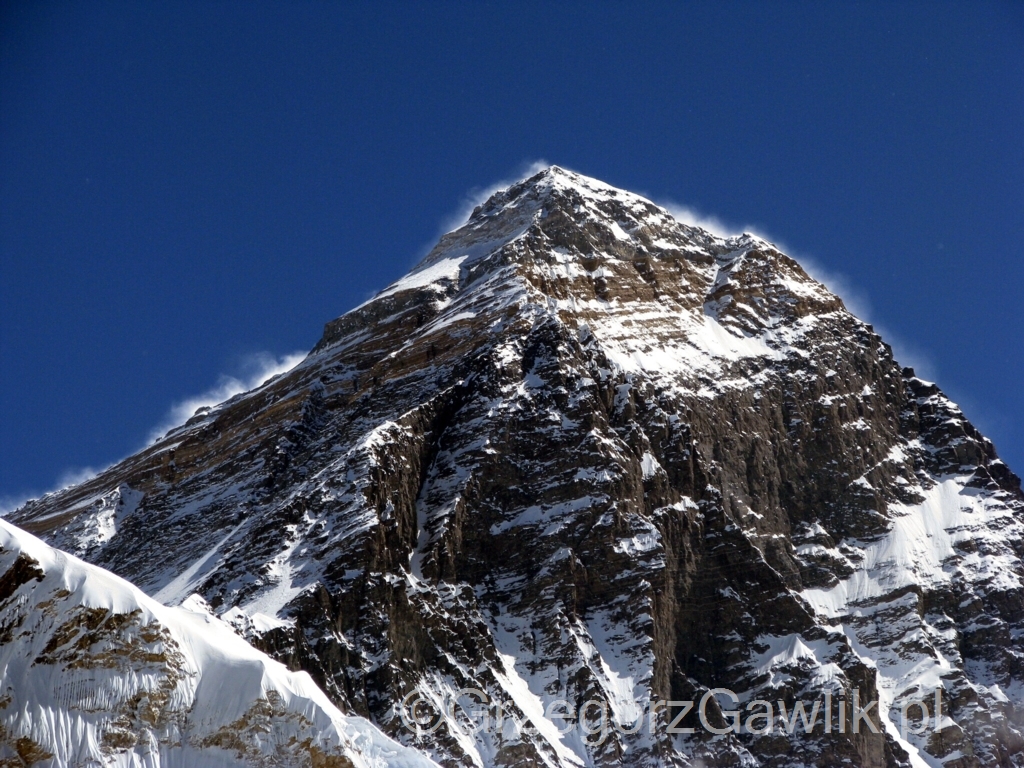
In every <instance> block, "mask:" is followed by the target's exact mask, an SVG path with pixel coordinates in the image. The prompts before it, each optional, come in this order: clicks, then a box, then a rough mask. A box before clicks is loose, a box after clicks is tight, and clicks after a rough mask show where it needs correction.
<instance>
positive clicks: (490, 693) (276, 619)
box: [11, 167, 1024, 768]
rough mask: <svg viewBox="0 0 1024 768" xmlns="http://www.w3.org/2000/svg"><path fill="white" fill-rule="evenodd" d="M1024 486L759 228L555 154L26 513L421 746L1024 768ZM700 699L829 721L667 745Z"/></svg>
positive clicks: (462, 755) (709, 760)
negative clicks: (208, 400) (303, 354)
mask: <svg viewBox="0 0 1024 768" xmlns="http://www.w3.org/2000/svg"><path fill="white" fill-rule="evenodd" d="M1022 506H1024V498H1022V495H1021V490H1020V484H1019V480H1018V479H1017V478H1016V476H1015V475H1013V474H1012V473H1011V472H1010V471H1009V469H1008V468H1007V467H1006V466H1005V465H1004V464H1003V463H1002V462H1001V461H1000V460H999V459H998V458H997V457H996V453H995V450H994V448H993V446H992V444H991V442H989V441H988V440H987V439H986V438H984V437H983V436H982V435H981V434H979V433H978V431H977V430H976V429H975V428H974V427H973V426H972V425H971V424H970V423H969V422H968V421H967V420H966V419H965V418H964V416H963V414H962V413H961V412H960V410H959V409H958V408H957V406H956V405H954V404H953V403H952V402H950V401H949V400H948V399H947V398H946V397H945V396H944V395H943V394H942V393H941V391H940V390H939V389H938V388H937V387H936V386H935V385H933V384H931V383H929V382H925V381H922V380H921V379H919V378H917V377H915V375H914V373H913V371H911V370H909V369H901V367H900V366H899V365H898V364H897V363H896V362H895V361H894V360H893V358H892V352H891V350H890V348H889V347H888V346H887V345H886V344H885V343H884V342H883V341H882V339H881V338H879V336H878V335H877V334H876V333H875V332H874V331H873V330H872V328H871V327H870V326H869V325H866V324H865V323H863V322H861V321H860V320H858V319H857V318H856V317H854V316H853V315H852V314H850V313H849V312H848V311H847V310H846V309H845V308H844V306H843V304H842V302H841V301H840V299H839V298H837V297H836V296H835V295H833V294H831V293H830V292H829V291H828V290H827V289H826V288H825V287H824V286H822V285H821V284H819V283H817V282H816V281H814V280H813V279H811V278H810V277H809V276H808V275H807V274H806V273H805V272H804V270H803V269H801V267H800V266H799V265H798V264H797V263H796V262H795V261H793V260H792V259H790V258H789V257H787V256H786V255H784V254H783V253H781V252H780V251H779V250H778V249H777V248H775V247H774V246H773V245H772V244H771V243H768V242H766V241H764V240H762V239H760V238H757V237H753V236H750V235H743V236H741V237H733V238H721V237H717V236H714V235H712V234H710V233H708V232H706V231H703V230H701V229H698V228H694V227H689V226H686V225H683V224H681V223H679V222H678V221H676V220H675V219H673V218H672V217H671V216H670V215H669V214H668V213H667V212H666V211H665V210H663V209H661V208H659V207H658V206H656V205H654V204H652V203H651V202H649V201H647V200H645V199H643V198H641V197H638V196H636V195H632V194H629V193H627V192H623V191H620V190H616V189H613V188H611V187H608V186H607V185H604V184H602V183H600V182H597V181H595V180H593V179H588V178H586V177H583V176H579V175H576V174H573V173H570V172H567V171H564V170H562V169H560V168H557V167H552V168H549V169H547V170H545V171H543V172H541V173H539V174H537V175H536V176H534V177H532V178H530V179H527V180H525V181H522V182H520V183H518V184H515V185H514V186H512V187H510V188H508V189H507V190H503V191H501V192H498V193H496V194H495V195H494V196H493V197H491V198H490V199H489V200H488V201H487V202H486V203H485V204H483V205H482V206H480V207H479V208H477V209H476V210H475V211H474V212H473V214H472V216H471V217H470V218H469V220H468V222H467V223H466V224H465V225H463V226H462V227H460V228H459V229H457V230H456V231H454V232H451V233H449V234H447V235H445V236H444V237H443V238H442V239H441V241H440V242H439V243H438V245H437V246H436V247H435V248H434V250H433V251H432V252H431V253H430V254H429V255H428V256H427V257H426V258H425V259H424V260H423V261H422V262H421V263H420V264H419V265H418V266H417V267H416V268H415V269H414V270H413V271H412V272H411V273H410V274H409V275H407V276H406V277H404V278H403V279H402V280H399V281H398V282H397V283H395V284H394V285H392V286H390V287H389V288H387V289H386V290H384V291H382V292H381V293H380V294H378V295H377V296H376V297H375V298H373V299H372V300H370V301H368V302H367V303H365V304H363V305H362V306H359V307H357V308H355V309H353V310H352V311H350V312H348V313H347V314H345V315H344V316H342V317H341V318H339V319H337V320H334V321H333V322H331V323H328V325H327V326H326V328H325V331H324V335H323V338H322V339H321V340H320V342H319V343H318V344H317V345H316V347H315V348H314V350H313V351H312V352H311V353H310V355H309V356H308V357H307V358H306V359H305V360H304V361H303V362H302V363H300V364H299V365H298V366H296V367H295V368H294V369H292V370H291V371H290V372H288V373H286V374H284V375H282V376H280V377H277V378H275V379H273V380H272V381H270V382H268V383H267V384H265V385H264V386H262V387H260V388H259V389H257V390H254V391H253V392H250V393H247V394H245V395H241V396H238V397H236V398H233V399H232V400H230V401H228V402H226V403H224V404H222V405H220V406H218V407H216V408H214V409H212V410H205V411H203V412H200V413H197V414H196V415H195V417H193V418H192V419H191V420H190V421H189V422H188V423H187V424H185V425H183V426H182V427H180V428H178V429H175V430H173V431H172V432H170V433H168V434H167V435H166V436H165V437H164V438H163V439H161V440H159V441H158V442H157V443H155V444H154V445H153V446H151V447H150V448H148V449H147V450H145V451H143V452H141V453H139V454H137V455H136V456H133V457H131V458H129V459H127V460H125V461H123V462H121V463H120V464H118V465H116V466H114V467H112V468H110V469H109V470H107V471H106V472H104V473H102V474H100V475H99V476H98V477H96V478H94V479H93V480H90V481H88V482H86V483H84V484H82V485H79V486H76V487H74V488H70V489H67V490H65V491H61V492H59V493H56V494H52V495H49V496H47V497H44V498H43V499H40V500H38V501H35V502H32V503H30V504H28V505H26V506H25V507H23V508H22V509H21V510H19V511H18V512H16V513H14V514H13V515H12V516H11V519H12V521H13V522H15V523H16V524H18V525H20V526H23V527H25V528H27V529H28V530H30V531H33V532H34V533H36V534H37V535H39V536H42V537H43V538H44V539H46V540H47V541H48V542H50V543H51V544H53V545H54V546H58V547H61V548H63V549H65V550H68V551H70V552H72V553H74V554H77V555H78V556H80V557H82V558H84V559H86V560H88V561H90V562H93V563H96V564H98V565H101V566H103V567H105V568H109V569H111V570H113V571H115V572H116V573H118V574H119V575H121V576H123V577H124V578H126V579H129V580H131V581H132V582H134V583H135V584H136V585H138V586H139V587H140V588H142V589H143V590H145V591H146V592H147V593H149V594H150V595H152V596H153V597H155V598H156V599H157V600H159V601H162V602H165V603H167V604H172V605H173V604H177V603H180V602H182V601H184V600H186V599H187V598H190V596H192V595H198V596H200V597H201V598H202V599H203V600H205V601H206V602H207V603H208V604H209V606H211V608H212V610H213V611H214V612H215V613H217V614H219V615H220V616H221V617H222V618H224V619H225V620H227V621H229V622H230V623H232V624H233V625H234V626H235V627H236V628H237V630H238V631H239V632H240V633H241V634H243V635H244V636H245V637H247V638H248V639H249V640H250V641H251V642H252V643H254V644H255V645H256V646H258V647H259V648H261V649H263V650H265V651H267V652H268V653H270V654H272V655H273V656H275V657H276V658H278V659H280V660H281V661H283V662H285V663H286V664H288V665H289V666H290V667H291V668H293V669H302V670H306V671H308V672H309V673H310V675H312V676H313V678H314V679H315V680H316V681H317V682H318V683H319V685H320V686H321V687H322V689H323V690H324V691H325V692H326V693H327V695H328V696H329V697H330V698H331V699H332V700H333V701H334V702H335V703H336V704H337V705H338V706H339V707H341V708H342V709H343V710H344V711H347V712H351V713H354V714H358V715H362V716H365V717H368V718H370V719H372V720H373V721H374V722H375V723H377V724H378V725H379V726H380V727H381V728H382V729H384V730H385V731H386V732H387V733H389V734H390V735H391V736H393V737H394V738H396V739H399V740H401V741H403V742H405V743H406V744H408V745H410V746H413V747H415V748H417V749H419V750H422V751H423V752H424V753H426V754H429V755H430V756H431V757H432V758H433V759H435V760H437V761H438V762H440V763H442V764H444V765H451V766H456V765H459V766H472V765H477V766H488V767H489V766H503V765H510V766H511V765H515V766H574V765H587V766H696V765H703V766H755V765H758V766H787V767H793V768H795V767H796V766H834V765H853V766H865V767H868V766H870V767H872V768H874V767H880V766H935V765H945V766H949V767H950V768H969V767H970V766H1022V765H1024V751H1022V750H1024V732H1022V726H1024V715H1022V712H1021V706H1022V697H1024V690H1022V687H1021V681H1022V680H1024V668H1022V664H1024V654H1022V650H1024V649H1022V647H1021V641H1020V638H1021V633H1022V631H1024V592H1022V583H1024V565H1022V560H1021V558H1022V554H1024V526H1022V522H1021V512H1022ZM191 599H192V600H193V601H195V600H197V599H198V598H196V597H192V598H191ZM467 688H472V689H478V691H479V692H480V693H477V694H472V697H476V699H481V698H482V696H481V694H485V695H486V698H487V699H488V701H490V702H491V704H492V705H491V706H490V709H489V716H490V717H491V718H492V720H491V722H490V724H489V725H488V727H484V728H481V729H479V730H477V731H476V732H474V731H473V729H471V728H470V727H469V720H470V714H471V712H470V708H469V707H468V702H467V698H472V697H470V696H469V695H467V694H463V696H462V699H461V701H462V702H463V704H467V706H465V707H461V708H460V707H451V708H450V711H448V712H447V713H446V712H444V707H443V706H442V705H443V704H444V703H445V702H446V701H448V700H450V698H451V697H452V696H454V695H456V692H458V691H459V690H461V689H467ZM715 688H728V689H730V690H731V691H733V692H735V693H736V694H737V696H738V698H739V704H738V705H735V706H733V709H741V710H743V709H744V708H745V707H746V705H747V704H750V703H751V702H753V701H755V700H765V701H768V702H771V703H772V704H773V706H775V707H776V709H775V711H776V712H778V711H779V707H778V705H777V703H778V702H782V703H783V704H784V706H785V707H786V711H787V712H789V713H792V711H793V707H794V705H795V704H796V702H797V701H799V700H803V701H806V702H807V703H808V709H809V708H810V705H811V704H812V703H813V702H815V701H818V700H823V697H825V696H826V695H827V696H828V697H829V701H830V702H831V703H832V706H831V711H830V718H831V719H830V721H829V723H828V724H827V725H826V723H825V718H824V716H823V714H822V715H821V716H820V717H819V719H818V720H817V723H816V724H815V725H814V727H813V729H812V730H811V732H809V733H808V732H805V730H804V729H802V728H787V726H786V724H785V723H782V722H779V719H778V718H776V719H775V721H774V722H773V723H771V727H770V728H761V729H759V730H760V731H761V732H757V733H752V732H749V729H741V730H742V732H740V733H727V734H724V735H716V734H713V733H711V732H709V730H708V728H707V727H705V726H704V724H702V723H700V721H699V718H698V717H697V716H696V713H695V710H694V711H690V712H689V713H687V714H686V715H685V716H684V717H683V718H682V720H681V721H680V725H681V726H682V727H686V728H693V733H673V732H670V730H669V728H668V725H669V723H670V721H671V720H674V719H675V716H676V714H679V713H680V712H681V709H680V707H681V706H682V705H675V704H673V705H669V706H664V705H661V706H656V703H658V702H663V701H674V702H682V701H700V699H701V698H702V696H704V694H705V693H706V692H708V691H709V690H711V689H715ZM936 691H938V692H939V694H938V695H939V696H940V697H941V705H942V713H941V717H939V718H938V719H937V720H936V721H935V724H934V726H933V725H929V724H927V723H925V724H923V725H927V727H923V725H922V727H917V726H918V725H921V724H919V723H917V722H916V721H914V722H911V723H910V726H911V727H910V729H909V730H907V729H903V730H901V725H905V723H903V721H902V719H901V708H902V706H903V704H904V703H906V702H908V701H911V700H921V701H927V702H929V704H931V703H932V702H934V700H935V696H936ZM854 692H856V693H857V695H858V697H859V703H860V705H861V706H865V705H867V707H868V713H869V714H868V715H867V717H866V718H862V719H861V720H860V721H859V728H858V731H859V732H856V733H853V732H851V729H850V727H849V715H850V712H852V707H853V705H854V702H853V694H854ZM417 699H420V700H421V706H420V708H419V709H418V710H417V714H424V724H423V725H424V727H423V728H421V730H420V732H417V731H416V730H415V729H414V728H412V727H410V725H409V724H408V723H407V722H405V721H404V720H403V717H402V711H403V704H402V703H403V701H404V702H406V703H407V704H408V703H409V702H415V701H416V700H417ZM719 699H721V696H719ZM721 700H722V702H723V704H725V705H728V704H729V702H728V700H726V699H721ZM841 700H842V701H843V702H844V706H845V707H847V712H846V717H847V720H846V721H845V722H846V725H845V726H844V727H843V728H842V729H840V721H839V717H840V715H839V712H838V711H837V710H838V702H839V701H841ZM591 701H592V702H596V704H595V705H594V706H590V707H589V708H586V712H585V715H584V717H583V722H584V724H586V725H587V726H588V727H589V728H590V729H591V730H594V731H595V734H594V735H591V736H588V735H587V733H586V732H584V731H582V730H581V729H580V728H576V729H574V730H571V731H568V729H567V727H566V726H565V721H564V720H560V719H559V718H558V717H557V707H558V706H561V705H560V704H558V702H567V703H568V704H569V705H571V706H572V707H575V708H579V707H581V706H583V705H584V704H586V702H591ZM494 702H499V703H500V705H501V711H502V712H503V713H504V715H505V720H504V722H503V724H502V726H501V727H497V726H496V725H495V724H494V719H496V718H497V717H498V714H499V713H498V710H497V708H496V706H494V705H493V704H494ZM872 702H877V703H875V704H874V705H873V706H871V703H872ZM553 707H554V710H553ZM481 708H483V709H487V707H479V706H478V707H477V709H481ZM406 709H407V707H406ZM933 709H934V708H933ZM652 710H655V712H656V715H655V717H654V724H653V725H651V722H650V717H649V713H650V712H651V711H652ZM436 711H439V712H440V715H439V718H440V719H439V720H438V718H437V717H435V718H433V719H431V720H430V722H429V723H427V722H426V720H427V719H428V718H427V717H426V715H428V714H430V713H432V712H436ZM602 711H603V712H605V713H606V719H607V723H608V724H610V725H611V726H616V727H610V728H606V729H604V730H603V731H602V730H601V729H600V725H601V722H600V721H601V718H602ZM909 712H910V715H909V717H911V718H915V717H916V718H918V719H920V716H919V714H915V713H917V712H918V710H914V709H911V710H909ZM638 717H647V720H646V721H644V722H643V723H642V725H641V726H640V727H638V728H630V727H629V725H630V724H631V723H634V722H635V721H637V719H638ZM744 717H746V712H744ZM408 719H409V718H408V717H406V718H405V720H408ZM478 719H479V718H478ZM730 719H731V718H730V717H729V716H728V715H723V714H722V713H721V711H720V709H719V708H718V706H717V705H716V704H715V703H713V702H711V703H710V704H709V707H708V709H707V710H706V720H707V721H708V724H709V725H711V726H712V727H720V726H722V725H724V724H725V723H726V721H728V720H730ZM527 720H528V721H529V727H521V728H518V727H516V723H517V722H519V723H522V722H525V721H527ZM435 724H436V725H437V727H436V729H433V730H432V732H426V731H427V729H428V727H432V726H433V725H435ZM763 724H764V721H761V723H759V725H763ZM630 730H634V731H635V732H633V733H630V732H628V731H630ZM789 730H792V731H793V732H792V733H789V732H788V731H789ZM840 730H842V732H840ZM912 730H917V731H920V733H911V732H910V731H912ZM560 731H568V732H566V733H564V734H563V733H560ZM874 731H877V733H876V732H874Z"/></svg>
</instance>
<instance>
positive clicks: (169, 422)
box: [147, 352, 306, 443]
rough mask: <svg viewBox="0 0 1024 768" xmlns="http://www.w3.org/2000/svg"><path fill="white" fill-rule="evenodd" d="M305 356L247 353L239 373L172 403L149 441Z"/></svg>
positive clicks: (278, 373)
mask: <svg viewBox="0 0 1024 768" xmlns="http://www.w3.org/2000/svg"><path fill="white" fill-rule="evenodd" d="M305 357H306V353H305V352H292V353H291V354H290V355H285V356H283V357H275V356H274V355H272V354H270V353H269V352H259V353H257V354H254V355H248V356H246V357H245V358H244V359H243V361H242V364H241V366H240V368H241V369H242V370H241V372H240V373H239V374H238V375H227V374H221V376H220V377H219V378H218V379H217V383H216V384H215V385H214V386H213V387H211V388H210V389H208V390H206V391H205V392H202V393H200V394H198V395H193V396H192V397H189V398H186V399H185V400H182V401H181V402H178V403H175V404H174V405H173V406H171V410H170V411H169V412H168V414H167V417H166V418H165V419H164V420H163V421H162V422H161V423H160V424H159V425H157V426H156V427H154V428H153V429H152V430H151V431H150V433H149V438H148V441H147V443H153V442H155V441H156V440H158V439H159V438H161V437H163V435H165V434H166V433H167V431H168V430H170V429H174V427H177V426H180V425H182V424H184V423H185V422H186V421H188V420H189V419H190V418H192V416H193V415H194V414H195V412H196V411H197V410H199V409H200V408H212V407H214V406H215V405H219V404H220V403H223V402H224V401H225V400H230V399H231V398H232V397H234V396H235V395H240V394H242V393H243V392H248V391H249V390H252V389H256V388H257V387H259V386H262V385H263V384H266V383H267V382H268V381H270V380H271V379H272V378H274V377H275V376H278V375H280V374H282V373H285V372H286V371H290V370H291V369H292V368H294V367H295V366H296V365H298V364H299V363H300V362H302V360H303V359H304V358H305Z"/></svg>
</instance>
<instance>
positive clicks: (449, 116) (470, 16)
mask: <svg viewBox="0 0 1024 768" xmlns="http://www.w3.org/2000/svg"><path fill="white" fill-rule="evenodd" d="M636 5H639V4H634V3H597V4H594V3H587V4H582V3H581V4H573V3H536V4H529V3H526V4H522V3H521V4H512V3H500V4H487V3H472V4H470V3H467V4H459V5H456V4H443V3H422V4H413V3H398V4H390V5H389V4H382V3H372V4H371V3H365V4H361V3H348V4H342V3H330V4H327V3H279V4H270V3H249V2H246V3H239V4H234V3H226V2H222V3H205V2H203V3H176V4H175V3H163V4H156V3H136V2H130V3H123V4H119V3H113V4H112V3H103V2H88V3H86V2H81V3H70V4H64V3H28V2H22V3H5V4H3V6H2V10H0V499H2V498H6V499H7V500H8V502H9V501H10V499H11V498H16V497H19V496H22V495H24V494H27V493H32V492H39V491H42V490H46V489H48V488H51V487H53V486H54V484H56V483H57V482H58V480H59V479H60V478H61V477H62V476H63V475H65V474H66V473H67V472H69V471H72V470H75V469H76V468H83V467H102V466H104V465H105V464H107V463H109V462H112V461H114V460H116V459H118V458H120V457H122V456H125V455H127V454H129V453H131V452H132V451H134V450H135V449H137V448H139V447H140V446H141V445H143V444H144V442H145V440H146V437H147V435H148V434H149V433H150V431H151V430H152V429H153V428H154V427H155V426H157V425H159V424H161V423H164V422H165V421H166V419H167V418H168V412H169V411H170V409H171V407H172V406H173V405H174V404H175V403H180V402H181V401H183V400H186V399H187V398H189V397H192V396H194V395H197V394H199V393H201V392H203V391H205V390H208V389H210V388H211V387H214V386H215V385H217V384H218V380H219V377H221V376H222V375H225V374H227V375H234V376H238V377H241V378H244V377H245V376H246V375H250V374H251V373H252V369H253V368H254V367H257V363H255V362H253V360H254V357H253V356H254V355H256V354H258V353H261V352H263V353H269V354H271V355H275V356H281V355H285V354H287V353H290V352H293V351H295V350H306V349H308V348H310V347H311V346H312V345H313V344H314V343H315V342H316V340H317V339H318V338H319V335H320V332H321V329H322V327H323V324H324V323H325V322H326V321H327V320H330V319H331V318H333V317H335V316H337V315H340V314H342V313H343V312H344V311H346V310H347V309H349V308H351V307H352V306H353V305H355V304H357V303H359V302H360V301H362V300H364V299H365V298H367V296H368V295H369V294H370V293H371V292H372V291H374V290H375V289H378V288H381V287H383V286H384V285H385V284H387V283H388V282H390V281H391V280H392V279H394V278H396V277H398V276H399V275H401V274H402V273H404V272H405V271H406V270H407V269H408V268H409V267H410V266H412V264H414V263H415V261H416V260H417V258H418V257H419V256H420V255H421V254H422V253H423V252H424V251H425V250H426V248H427V247H428V246H429V245H430V244H431V243H432V242H433V241H434V240H435V239H436V237H437V235H438V234H439V232H440V229H441V227H442V225H443V224H444V223H445V222H447V221H450V220H451V217H452V215H453V214H454V213H455V212H456V211H457V210H458V209H459V208H460V206H461V205H462V204H464V203H465V201H466V199H467V198H468V197H470V196H471V195H472V194H473V190H474V189H480V188H482V187H487V186H489V185H491V184H492V183H494V182H496V181H498V180H500V179H507V178H510V177H512V176H514V175H516V174H517V172H519V171H520V170H522V169H523V168H525V167H526V165H527V164H529V163H530V162H532V161H535V160H538V159H544V160H547V161H549V162H552V163H557V164H559V165H564V166H566V167H569V168H572V169H574V170H578V171H580V172H582V173H586V174H589V175H591V176H596V177H598V178H601V179H603V180H605V181H607V182H609V183H612V184H615V185H617V186H621V187H625V188H628V189H631V190H634V191H639V192H644V193H646V194H648V195H649V196H651V197H653V198H654V199H656V200H659V201H674V202H677V203H680V204H685V205H687V206H690V207H692V208H695V209H697V210H699V211H701V212H702V213H705V214H708V215H715V216H717V217H719V218H720V219H722V220H724V221H726V222H728V223H730V224H734V225H738V226H742V225H745V224H748V225H753V226H754V227H756V228H757V229H758V230H759V231H760V232H762V233H765V234H767V235H768V236H769V237H771V238H772V239H773V240H775V241H776V242H778V243H780V244H781V245H784V246H785V247H786V248H787V249H788V250H789V252H790V253H792V254H793V255H795V256H796V257H798V258H807V257H810V258H812V259H813V260H814V262H816V263H817V264H818V265H819V267H820V268H821V269H823V270H824V271H826V272H827V273H829V274H831V275H833V276H835V277H838V278H841V279H842V281H843V283H844V285H845V293H846V294H847V295H851V294H852V295H853V297H854V299H855V301H854V304H855V306H856V308H857V309H858V310H861V311H863V310H864V309H865V307H866V308H867V315H868V318H867V319H869V320H871V321H873V322H875V323H876V325H877V326H879V327H880V328H881V329H883V331H884V332H885V333H887V334H889V335H890V340H891V339H892V338H894V339H895V341H896V348H897V352H898V353H899V355H900V356H901V357H902V358H904V359H910V360H912V361H913V362H916V363H918V365H919V367H923V368H924V369H925V372H926V373H927V374H929V375H932V376H934V377H936V378H937V380H938V382H939V383H940V385H942V386H943V387H944V388H945V389H946V390H947V391H948V392H949V393H950V394H951V395H952V396H953V397H954V398H955V399H957V400H958V402H960V403H961V405H962V406H963V407H964V409H965V410H966V412H967V414H968V416H969V417H971V418H972V419H973V420H975V421H976V423H978V424H979V426H981V428H982V429H983V430H985V431H986V432H987V433H988V434H989V435H990V436H991V437H992V438H993V439H994V440H995V441H996V445H997V447H998V448H999V450H1000V452H1001V453H1002V454H1003V455H1004V456H1005V457H1006V458H1007V459H1008V461H1009V463H1010V465H1011V466H1012V467H1013V468H1015V470H1016V471H1018V472H1021V471H1024V388H1022V386H1021V382H1022V380H1024V363H1022V358H1021V349H1022V347H1024V345H1022V344H1021V339H1022V330H1024V319H1022V313H1021V310H1020V302H1021V299H1022V296H1024V259H1022V255H1024V254H1022V250H1024V245H1022V244H1024V3H1017V2H1015V3H985V2H965V3H961V4H942V3H937V4H936V3H899V4H897V3H877V4H875V3H867V4H855V3H842V4H840V3H773V4H761V3H718V2H716V3H708V4H700V3H666V4H663V5H658V4H645V5H642V6H641V9H640V10H637V8H635V7H634V6H636ZM0 503H2V502H0Z"/></svg>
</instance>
